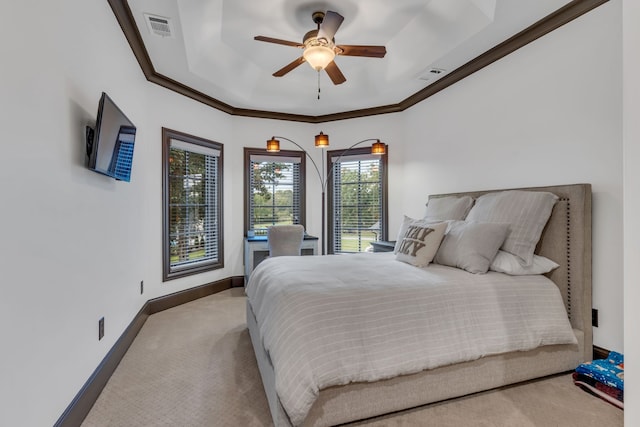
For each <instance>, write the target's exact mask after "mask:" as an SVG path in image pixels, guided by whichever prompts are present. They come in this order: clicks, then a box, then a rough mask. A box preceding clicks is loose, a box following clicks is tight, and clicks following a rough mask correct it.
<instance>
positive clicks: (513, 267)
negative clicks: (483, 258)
mask: <svg viewBox="0 0 640 427" xmlns="http://www.w3.org/2000/svg"><path fill="white" fill-rule="evenodd" d="M558 267H559V266H558V264H556V263H555V262H553V261H551V260H550V259H549V258H545V257H543V256H540V255H534V256H533V263H532V264H531V265H530V266H528V267H526V266H523V265H522V264H521V261H520V258H518V257H517V256H515V255H513V254H510V253H509V252H504V251H498V254H497V255H496V257H495V258H494V259H493V262H491V266H489V270H493V271H497V272H499V273H506V274H510V275H512V276H527V275H531V274H545V273H548V272H550V271H551V270H553V269H556V268H558Z"/></svg>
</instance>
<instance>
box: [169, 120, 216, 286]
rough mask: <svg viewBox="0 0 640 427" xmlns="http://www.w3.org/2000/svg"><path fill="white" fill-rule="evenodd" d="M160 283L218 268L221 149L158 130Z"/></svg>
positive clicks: (209, 142) (198, 140)
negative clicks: (161, 203)
mask: <svg viewBox="0 0 640 427" xmlns="http://www.w3.org/2000/svg"><path fill="white" fill-rule="evenodd" d="M163 140H164V145H163V160H164V165H163V170H164V177H163V178H164V179H163V187H164V188H163V190H164V193H163V194H164V221H163V224H164V229H165V230H164V239H163V242H164V257H163V258H164V263H163V264H164V266H163V270H164V271H163V273H164V274H163V279H164V280H169V279H172V278H175V277H180V276H184V275H187V274H194V273H199V272H202V271H206V270H211V269H214V268H220V267H222V266H223V261H224V258H223V256H222V236H221V232H222V225H221V223H222V217H221V212H222V209H221V206H220V205H221V200H222V197H221V191H222V182H221V179H222V170H221V169H222V145H221V144H218V143H215V142H213V141H208V140H204V139H201V138H197V137H194V136H191V135H186V134H182V133H178V132H176V131H171V130H169V129H163Z"/></svg>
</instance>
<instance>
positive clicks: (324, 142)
mask: <svg viewBox="0 0 640 427" xmlns="http://www.w3.org/2000/svg"><path fill="white" fill-rule="evenodd" d="M278 138H279V139H284V140H285V141H289V142H290V143H292V144H294V145H295V146H296V147H298V148H299V149H301V150H302V151H303V152H304V154H305V155H306V156H307V157H308V158H309V160H311V163H313V167H315V169H316V172H317V173H318V178H319V179H320V185H321V186H322V236H321V237H320V238H321V239H322V255H325V254H326V243H325V242H326V239H325V237H326V236H325V230H326V224H325V222H326V221H325V217H326V212H325V209H326V208H325V206H326V191H327V182H328V180H329V178H330V177H331V173H332V172H333V168H331V170H330V171H329V172H328V174H327V175H326V176H324V175H323V174H322V173H321V172H320V169H319V168H318V165H317V164H316V162H315V161H314V160H313V157H311V155H309V153H308V152H307V150H305V149H304V148H302V147H301V146H300V144H298V143H297V142H295V141H293V140H291V139H289V138H286V137H284V136H272V137H271V139H269V140H268V141H267V151H268V152H270V153H277V152H279V151H280V140H279V139H278ZM368 141H375V142H374V143H373V144H371V154H375V155H383V154H385V153H386V151H387V147H386V145H385V144H384V142H380V140H379V139H377V138H367V139H363V140H362V141H358V142H356V143H355V144H353V145H351V146H350V147H349V148H347V149H345V150H344V151H343V152H342V153H340V156H338V158H337V160H336V163H337V162H339V161H340V159H341V158H342V156H344V155H345V154H347V152H349V150H351V149H352V148H354V147H356V146H358V145H360V144H363V143H365V142H368ZM315 146H316V147H317V148H322V169H323V170H324V149H325V148H326V147H328V146H329V135H326V134H324V133H322V132H320V133H319V134H318V135H316V137H315Z"/></svg>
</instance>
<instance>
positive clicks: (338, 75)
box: [324, 61, 347, 85]
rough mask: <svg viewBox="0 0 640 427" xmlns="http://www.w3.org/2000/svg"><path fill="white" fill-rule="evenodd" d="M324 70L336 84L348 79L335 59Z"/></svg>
mask: <svg viewBox="0 0 640 427" xmlns="http://www.w3.org/2000/svg"><path fill="white" fill-rule="evenodd" d="M324 70H325V71H326V72H327V74H328V75H329V78H330V79H331V81H332V82H333V84H334V85H339V84H342V83H344V82H346V81H347V79H346V77H345V76H344V74H342V71H340V68H338V65H337V64H336V62H335V61H331V62H330V63H329V65H327V66H326V68H325V69H324Z"/></svg>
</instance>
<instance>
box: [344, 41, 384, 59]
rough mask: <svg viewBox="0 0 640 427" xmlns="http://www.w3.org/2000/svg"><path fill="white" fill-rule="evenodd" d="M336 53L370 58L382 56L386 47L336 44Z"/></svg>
mask: <svg viewBox="0 0 640 427" xmlns="http://www.w3.org/2000/svg"><path fill="white" fill-rule="evenodd" d="M336 50H337V52H336V53H337V54H338V55H344V56H367V57H370V58H384V55H385V54H386V53H387V48H386V47H384V46H356V45H348V44H341V45H339V46H336Z"/></svg>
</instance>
